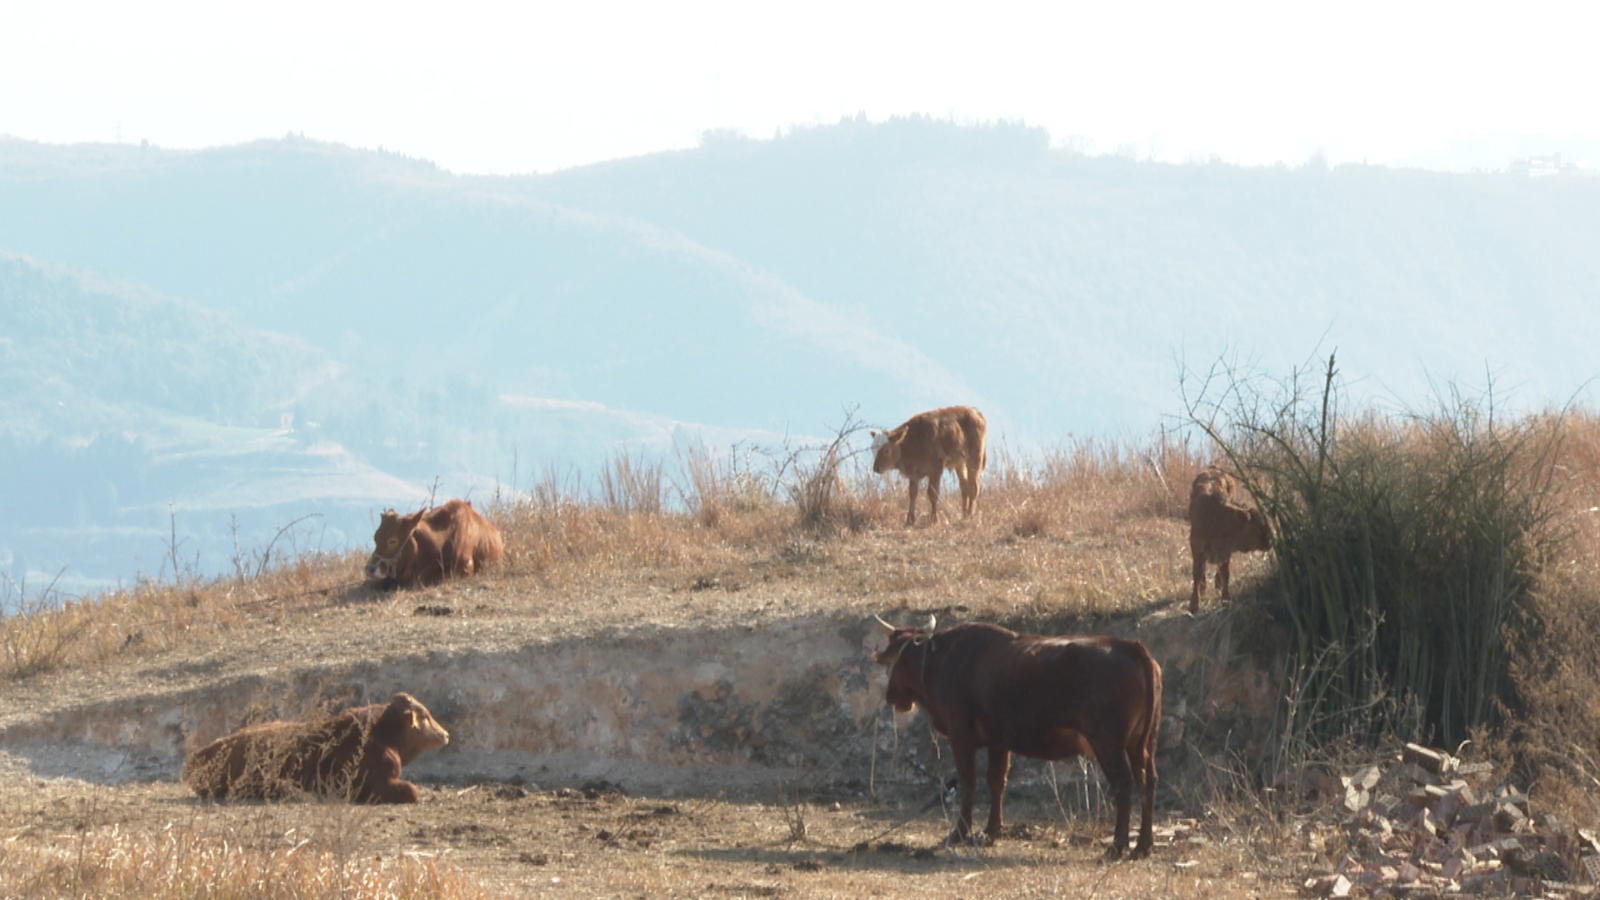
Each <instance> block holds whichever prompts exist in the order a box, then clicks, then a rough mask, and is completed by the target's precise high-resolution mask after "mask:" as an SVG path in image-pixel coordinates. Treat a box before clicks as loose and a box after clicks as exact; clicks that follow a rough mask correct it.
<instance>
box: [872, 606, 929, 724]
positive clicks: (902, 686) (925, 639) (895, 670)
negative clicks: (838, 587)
mask: <svg viewBox="0 0 1600 900" xmlns="http://www.w3.org/2000/svg"><path fill="white" fill-rule="evenodd" d="M873 618H874V619H876V620H877V622H878V627H879V628H882V629H883V631H884V633H885V634H886V635H888V636H889V645H888V646H887V647H884V648H883V649H882V650H879V651H878V652H877V653H874V654H873V655H872V661H873V662H875V663H877V664H878V665H880V666H883V667H884V668H886V669H888V670H889V689H888V691H887V692H885V694H884V698H885V699H887V700H888V701H889V704H890V705H891V706H893V707H894V708H895V709H896V710H898V711H900V712H910V711H911V707H912V706H913V705H914V704H915V703H916V702H917V698H918V697H919V696H921V682H920V680H919V678H918V676H919V675H920V672H918V671H917V669H918V667H917V666H915V665H905V666H902V665H900V660H901V658H902V657H903V656H905V653H906V650H908V649H913V648H915V650H923V648H925V647H927V646H929V645H930V643H931V641H930V640H929V639H930V638H931V637H932V635H933V629H934V626H935V625H937V624H938V618H937V617H935V616H929V617H928V624H927V627H925V628H896V627H894V626H893V625H890V624H889V623H888V622H885V621H884V620H883V618H882V617H881V616H873ZM924 652H925V651H924ZM913 656H915V657H917V658H919V659H920V658H922V657H923V654H922V653H918V652H914V653H913Z"/></svg>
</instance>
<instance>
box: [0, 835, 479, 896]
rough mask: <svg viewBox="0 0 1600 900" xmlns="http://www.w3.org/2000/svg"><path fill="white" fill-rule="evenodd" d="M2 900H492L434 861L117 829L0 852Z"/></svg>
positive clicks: (1, 846)
mask: <svg viewBox="0 0 1600 900" xmlns="http://www.w3.org/2000/svg"><path fill="white" fill-rule="evenodd" d="M0 896H5V897H15V898H19V900H32V898H38V900H49V898H77V897H102V898H130V900H131V898H139V900H163V898H174V900H177V898H183V900H188V898H193V897H213V898H219V900H226V898H239V900H245V898H248V900H275V898H284V900H288V898H296V900H299V898H305V900H317V898H328V900H332V898H340V900H344V898H372V900H387V898H406V897H438V898H444V900H451V898H461V900H466V898H477V897H489V896H491V894H490V893H489V892H488V891H487V890H486V889H485V888H484V887H483V886H482V885H480V884H478V883H477V882H475V881H472V880H471V879H469V878H467V877H466V876H464V875H463V874H462V873H460V872H459V871H457V870H456V869H455V868H454V867H452V866H449V865H445V864H441V863H440V862H439V861H438V860H436V859H434V858H431V856H421V855H403V856H395V857H390V858H387V859H385V858H383V857H365V856H362V857H355V856H351V855H347V854H344V853H340V852H337V851H336V850H334V849H329V848H327V847H324V846H321V845H319V844H318V843H316V842H313V841H311V840H309V839H307V840H299V841H295V842H280V843H279V844H278V845H277V846H260V845H257V844H255V843H254V842H247V843H240V842H238V841H237V840H235V841H231V842H230V841H228V840H226V839H219V838H214V837H204V836H201V835H198V834H195V833H193V832H191V831H188V830H185V829H180V828H172V827H169V828H168V829H167V830H165V831H163V832H161V833H160V834H155V835H142V834H130V833H127V832H123V831H122V830H120V829H118V828H116V827H112V828H109V829H103V830H93V831H87V832H85V833H83V834H81V835H78V836H77V837H75V838H74V839H72V840H70V841H67V842H63V843H60V844H44V845H41V844H35V843H33V842H32V841H25V840H15V839H13V840H9V841H6V842H4V843H0Z"/></svg>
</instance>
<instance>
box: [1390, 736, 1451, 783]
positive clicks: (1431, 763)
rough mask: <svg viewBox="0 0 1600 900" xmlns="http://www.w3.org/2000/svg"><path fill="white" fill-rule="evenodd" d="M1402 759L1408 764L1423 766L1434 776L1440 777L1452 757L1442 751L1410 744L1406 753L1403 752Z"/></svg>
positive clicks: (1405, 750) (1406, 748)
mask: <svg viewBox="0 0 1600 900" xmlns="http://www.w3.org/2000/svg"><path fill="white" fill-rule="evenodd" d="M1400 758H1401V759H1403V760H1405V761H1406V762H1408V763H1413V764H1415V765H1418V766H1421V767H1422V768H1424V769H1426V770H1427V771H1429V772H1431V773H1433V774H1434V775H1438V774H1441V773H1442V772H1444V770H1445V761H1446V760H1448V759H1449V758H1450V755H1449V754H1448V753H1445V752H1443V751H1441V750H1432V749H1429V748H1427V747H1424V746H1422V745H1421V744H1409V743H1408V744H1406V746H1405V749H1404V751H1402V752H1401V754H1400Z"/></svg>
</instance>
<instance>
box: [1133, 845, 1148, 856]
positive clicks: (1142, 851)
mask: <svg viewBox="0 0 1600 900" xmlns="http://www.w3.org/2000/svg"><path fill="white" fill-rule="evenodd" d="M1128 858H1129V859H1149V858H1150V848H1149V847H1148V846H1147V845H1145V844H1140V845H1139V846H1137V847H1135V848H1133V852H1132V853H1130V854H1128Z"/></svg>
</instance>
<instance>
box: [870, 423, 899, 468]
mask: <svg viewBox="0 0 1600 900" xmlns="http://www.w3.org/2000/svg"><path fill="white" fill-rule="evenodd" d="M901 437H902V438H903V437H904V435H903V434H902V435H901ZM898 468H900V441H898V440H896V439H895V436H894V434H893V433H892V432H888V431H878V430H877V429H873V431H872V471H874V472H876V473H878V474H879V475H882V474H883V473H885V472H892V471H894V470H895V469H898Z"/></svg>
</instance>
